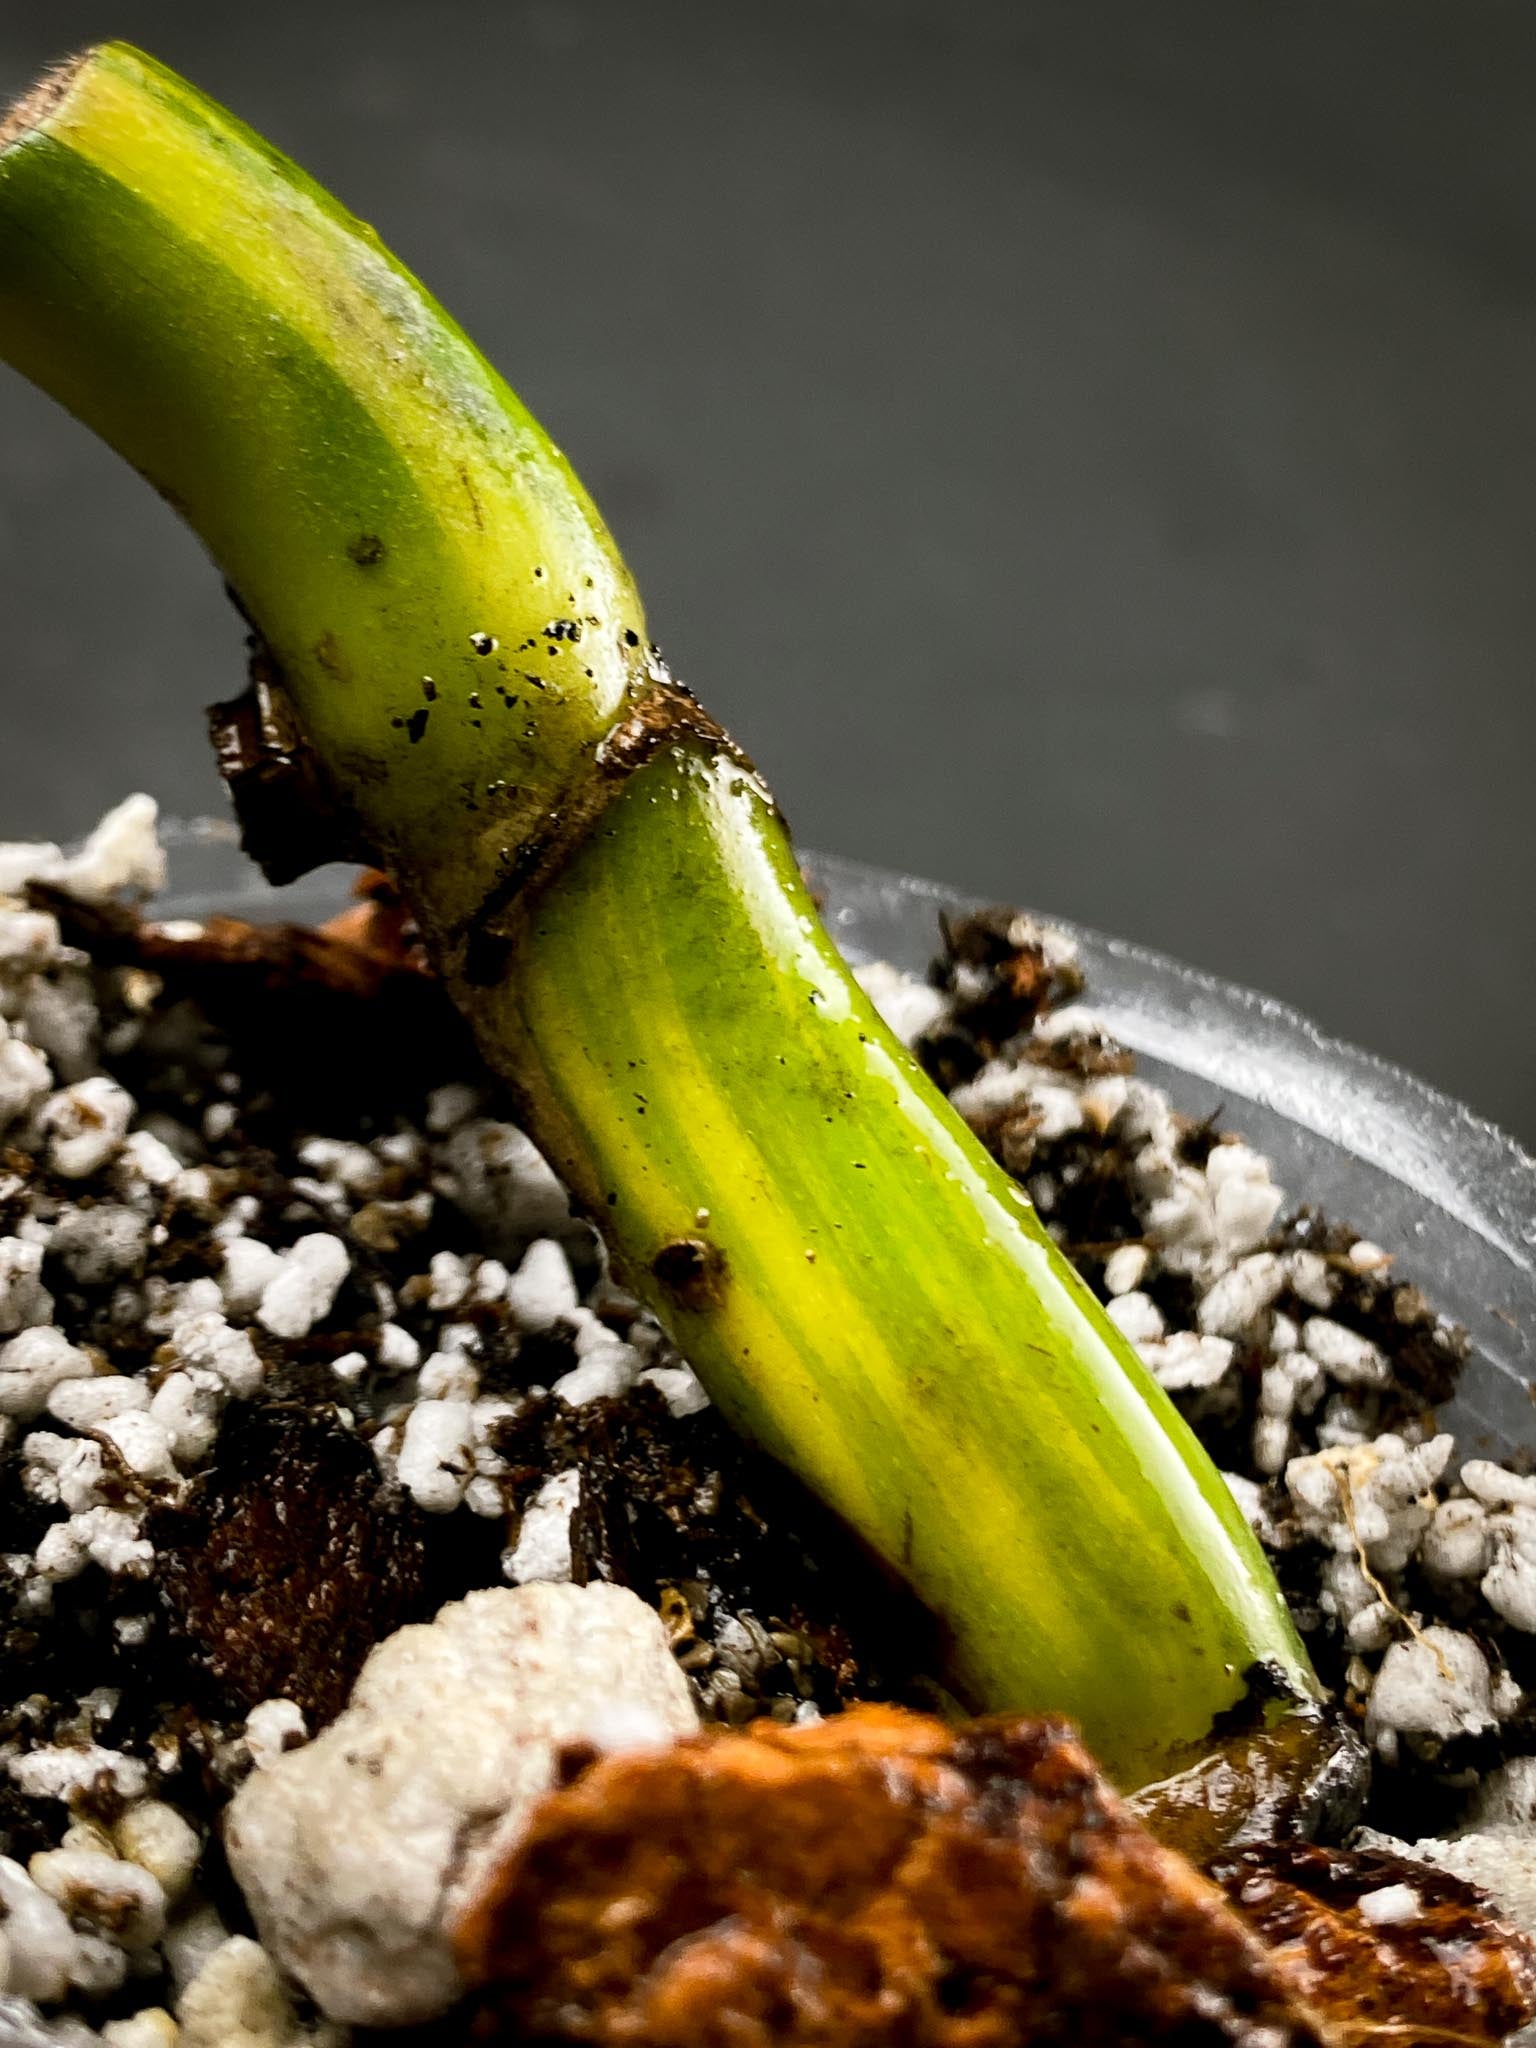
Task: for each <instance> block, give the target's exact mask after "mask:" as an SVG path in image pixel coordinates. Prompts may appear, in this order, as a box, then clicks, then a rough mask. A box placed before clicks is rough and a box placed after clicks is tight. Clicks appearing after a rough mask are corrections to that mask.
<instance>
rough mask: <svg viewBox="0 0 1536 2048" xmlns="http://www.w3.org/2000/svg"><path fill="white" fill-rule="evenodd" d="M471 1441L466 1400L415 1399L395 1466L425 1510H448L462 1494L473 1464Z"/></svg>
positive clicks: (471, 1413)
mask: <svg viewBox="0 0 1536 2048" xmlns="http://www.w3.org/2000/svg"><path fill="white" fill-rule="evenodd" d="M473 1441H474V1411H473V1407H472V1404H471V1403H470V1402H468V1401H418V1402H417V1403H416V1406H415V1407H414V1408H413V1409H412V1410H411V1412H410V1414H409V1415H408V1416H407V1418H406V1423H405V1433H404V1435H403V1436H402V1438H401V1440H400V1453H399V1458H398V1460H397V1464H396V1470H397V1472H398V1474H399V1479H400V1484H401V1485H402V1486H404V1487H406V1488H408V1489H409V1491H410V1493H411V1496H412V1498H413V1499H414V1500H415V1502H416V1505H417V1506H418V1507H420V1508H425V1509H426V1511H427V1513H428V1514H429V1515H447V1514H451V1513H452V1512H453V1510H454V1509H455V1508H456V1507H457V1506H458V1504H459V1502H460V1501H461V1500H462V1499H463V1498H464V1489H465V1487H466V1486H468V1484H469V1482H470V1479H471V1478H472V1477H473V1474H474V1469H475V1464H474V1452H473V1448H472V1447H473Z"/></svg>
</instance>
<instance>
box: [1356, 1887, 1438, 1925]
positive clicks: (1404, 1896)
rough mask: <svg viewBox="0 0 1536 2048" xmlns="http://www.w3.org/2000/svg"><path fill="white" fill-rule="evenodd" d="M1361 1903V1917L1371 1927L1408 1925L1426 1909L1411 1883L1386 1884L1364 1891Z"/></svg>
mask: <svg viewBox="0 0 1536 2048" xmlns="http://www.w3.org/2000/svg"><path fill="white" fill-rule="evenodd" d="M1359 1904H1360V1918H1361V1919H1362V1920H1364V1921H1365V1922H1366V1923H1367V1925H1369V1926H1371V1927H1407V1926H1409V1925H1410V1924H1411V1923H1412V1922H1413V1921H1415V1920H1417V1919H1418V1917H1419V1915H1420V1914H1421V1913H1422V1912H1423V1910H1424V1903H1423V1901H1422V1900H1421V1899H1420V1897H1419V1895H1418V1893H1417V1892H1416V1891H1415V1890H1414V1888H1413V1886H1412V1885H1411V1884H1384V1885H1382V1886H1381V1887H1380V1889H1379V1890H1377V1891H1374V1892H1362V1893H1361V1895H1360V1901H1359Z"/></svg>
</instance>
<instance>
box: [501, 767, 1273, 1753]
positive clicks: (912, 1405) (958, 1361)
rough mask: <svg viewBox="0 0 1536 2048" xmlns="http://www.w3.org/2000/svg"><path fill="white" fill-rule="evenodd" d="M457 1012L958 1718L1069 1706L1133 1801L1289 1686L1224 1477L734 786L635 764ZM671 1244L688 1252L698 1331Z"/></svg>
mask: <svg viewBox="0 0 1536 2048" xmlns="http://www.w3.org/2000/svg"><path fill="white" fill-rule="evenodd" d="M462 1000H463V1001H464V1003H465V1005H466V1007H467V1008H468V1011H469V1014H470V1016H471V1019H472V1021H473V1023H474V1025H475V1028H476V1031H477V1033H478V1036H479V1038H480V1042H481V1043H482V1045H485V1046H487V1047H494V1048H496V1049H497V1050H498V1052H499V1053H500V1054H501V1055H502V1056H503V1057H510V1060H511V1067H512V1070H513V1071H514V1072H515V1073H516V1074H517V1075H518V1077H519V1081H520V1085H521V1086H522V1088H523V1089H524V1091H525V1093H526V1097H527V1099H528V1100H529V1101H530V1103H532V1104H534V1105H536V1109H535V1115H536V1120H537V1129H538V1136H539V1139H540V1142H541V1143H542V1144H543V1145H544V1146H545V1147H546V1148H547V1149H548V1151H549V1153H550V1156H551V1157H552V1158H553V1159H554V1161H555V1163H556V1164H557V1166H558V1167H559V1168H560V1170H561V1171H562V1172H563V1173H564V1174H565V1175H567V1176H568V1178H569V1180H570V1181H571V1183H572V1185H573V1186H574V1187H576V1188H577V1189H578V1190H579V1192H580V1194H581V1196H582V1198H583V1199H584V1201H585V1202H586V1204H587V1205H588V1207H589V1208H590V1210H591V1212H592V1213H593V1214H594V1215H596V1216H598V1217H599V1218H601V1219H603V1222H604V1227H605V1229H606V1231H607V1234H608V1236H609V1238H610V1241H611V1242H612V1244H613V1245H614V1246H615V1248H616V1250H617V1251H618V1253H619V1255H620V1258H621V1260H622V1262H623V1265H624V1269H625V1271H626V1273H627V1275H628V1276H629V1277H630V1278H631V1280H632V1281H633V1282H634V1284H635V1285H636V1286H637V1287H638V1288H639V1290H640V1291H641V1292H642V1293H643V1294H644V1295H645V1297H646V1298H647V1300H648V1301H649V1302H650V1303H651V1304H652V1305H653V1306H654V1307H655V1309H656V1310H657V1312H658V1314H659V1315H660V1316H661V1317H662V1318H663V1320H664V1321H665V1322H667V1323H668V1325H669V1326H670V1327H671V1329H672V1331H673V1333H674V1334H675V1336H676V1337H677V1339H678V1341H679V1343H680V1344H681V1345H682V1347H683V1348H684V1350H685V1351H686V1352H687V1355H688V1356H689V1357H690V1359H691V1360H692V1361H693V1362H694V1364H695V1366H696V1368H697V1370H698V1371H699V1373H700V1374H701V1376H702V1377H703V1379H704V1381H705V1384H706V1385H707V1386H708V1388H709V1390H710V1392H711V1394H712V1395H713V1396H714V1398H715V1400H716V1401H717V1402H718V1403H719V1404H720V1406H721V1407H722V1408H723V1409H724V1410H725V1412H726V1414H727V1415H728V1417H729V1418H730V1419H731V1421H732V1422H734V1423H735V1424H736V1425H737V1426H738V1427H739V1428H740V1429H741V1430H742V1431H743V1432H744V1433H745V1434H747V1435H748V1436H750V1437H752V1438H753V1439H754V1440H755V1441H756V1442H758V1443H760V1444H762V1445H763V1446H764V1447H766V1448H767V1449H768V1450H770V1451H772V1452H773V1453H774V1454H775V1455H776V1456H778V1457H780V1458H782V1459H783V1460H784V1461H785V1463H787V1464H789V1465H791V1466H793V1467H794V1469H795V1470H796V1471H797V1472H799V1473H800V1474H801V1476H802V1477H803V1478H805V1479H806V1480H807V1481H808V1482H809V1483H810V1484H811V1485H812V1486H813V1487H815V1489H816V1490H817V1491H818V1492H819V1493H820V1494H821V1495H822V1496H823V1498H825V1499H826V1500H828V1501H830V1502H831V1503H832V1504H833V1505H834V1506H835V1507H836V1508H837V1509H838V1510H839V1511H840V1512H841V1513H842V1514H843V1516H844V1517H845V1518H846V1519H847V1520H848V1521H849V1522H850V1523H852V1524H853V1526H854V1527H855V1528H857V1529H858V1530H859V1531H860V1532H861V1534H862V1535H864V1536H865V1537H866V1538H867V1539H868V1540H869V1541H870V1543H871V1544H872V1545H873V1546H874V1547H875V1548H876V1549H877V1550H878V1551H879V1552H880V1553H881V1555H883V1556H884V1557H886V1558H888V1559H889V1560H891V1561H892V1562H894V1563H895V1564H896V1565H898V1567H899V1568H900V1569H901V1571H902V1572H903V1573H904V1574H905V1575H906V1576H907V1577H908V1579H909V1580H910V1581H911V1583H912V1584H913V1585H914V1586H915V1587H916V1589H917V1590H918V1592H919V1593H920V1594H921V1595H922V1596H923V1598H924V1599H925V1600H926V1601H927V1603H928V1604H929V1606H930V1607H932V1608H933V1610H934V1611H935V1612H936V1613H937V1614H939V1615H940V1616H942V1617H943V1618H944V1620H945V1621H946V1622H947V1624H948V1628H949V1633H950V1647H951V1654H952V1666H951V1677H952V1679H953V1682H954V1684H955V1686H956V1688H957V1690H958V1691H959V1692H960V1693H961V1695H962V1696H963V1697H965V1698H966V1699H968V1700H969V1701H971V1702H972V1703H974V1704H981V1705H988V1706H994V1707H996V1706H1012V1707H1034V1708H1041V1709H1046V1708H1049V1709H1055V1710H1061V1711H1065V1712H1068V1713H1070V1714H1072V1715H1074V1716H1075V1717H1077V1718H1078V1719H1079V1720H1080V1721H1081V1722H1082V1724H1083V1726H1084V1729H1085V1730H1086V1732H1087V1735H1088V1738H1089V1740H1090V1742H1091V1743H1092V1745H1093V1746H1094V1747H1095V1748H1096V1750H1097V1751H1098V1753H1099V1755H1100V1756H1101V1757H1102V1758H1103V1759H1104V1760H1105V1761H1106V1763H1107V1764H1108V1766H1109V1767H1110V1769H1111V1770H1112V1771H1114V1772H1115V1773H1117V1774H1118V1776H1119V1777H1120V1779H1121V1780H1122V1782H1125V1783H1140V1782H1142V1781H1144V1780H1145V1779H1147V1778H1148V1777H1152V1776H1155V1775H1158V1774H1159V1773H1160V1772H1162V1771H1163V1770H1166V1769H1167V1768H1168V1765H1169V1759H1170V1757H1171V1756H1173V1755H1174V1754H1175V1753H1177V1752H1179V1751H1181V1750H1182V1749H1183V1747H1184V1746H1185V1745H1196V1746H1197V1745H1198V1744H1199V1742H1200V1739H1201V1738H1202V1737H1203V1736H1204V1735H1205V1733H1206V1732H1207V1730H1208V1728H1209V1726H1210V1722H1211V1719H1212V1716H1213V1715H1214V1714H1215V1713H1217V1712H1218V1711H1220V1710H1221V1709H1222V1708H1224V1707H1227V1706H1229V1705H1231V1704H1232V1702H1233V1701H1234V1700H1236V1699H1237V1698H1238V1697H1240V1695H1241V1694H1242V1691H1243V1686H1244V1673H1245V1671H1246V1670H1247V1668H1248V1667H1249V1666H1250V1665H1251V1664H1252V1663H1253V1661H1254V1660H1255V1659H1257V1658H1263V1659H1269V1660H1271V1661H1273V1662H1275V1663H1277V1664H1279V1665H1281V1666H1282V1667H1284V1668H1286V1669H1288V1670H1290V1671H1291V1672H1292V1673H1293V1674H1294V1675H1296V1676H1297V1677H1298V1678H1300V1677H1301V1674H1302V1672H1303V1670H1304V1666H1303V1661H1302V1658H1301V1655H1300V1652H1299V1650H1298V1648H1297V1645H1296V1641H1295V1637H1294V1636H1293V1634H1292V1632H1291V1628H1290V1624H1289V1621H1288V1619H1287V1617H1286V1614H1285V1610H1284V1608H1283V1606H1282V1604H1281V1602H1280V1599H1279V1596H1278V1594H1277V1592H1276V1590H1275V1588H1274V1585H1273V1582H1272V1581H1271V1579H1270V1577H1269V1574H1268V1571H1267V1569H1266V1568H1265V1567H1264V1565H1263V1563H1262V1560H1261V1559H1260V1558H1259V1557H1258V1555H1257V1552H1256V1548H1255V1545H1254V1543H1253V1539H1252V1537H1251V1535H1250V1534H1249V1532H1248V1529H1247V1527H1246V1525H1245V1524H1244V1523H1243V1521H1242V1519H1241V1517H1240V1516H1239V1514H1238V1512H1237V1510H1236V1508H1235V1506H1234V1504H1233V1502H1232V1499H1231V1496H1230V1494H1229V1493H1228V1491H1227V1488H1226V1486H1225V1484H1224V1482H1223V1481H1222V1479H1221V1478H1220V1476H1219V1474H1217V1473H1216V1472H1215V1471H1214V1469H1213V1468H1212V1466H1211V1464H1210V1462H1209V1460H1208V1459H1207V1458H1206V1456H1205V1454H1204V1452H1203V1451H1202V1450H1201V1449H1200V1447H1199V1445H1198V1444H1197V1443H1196V1442H1195V1440H1194V1438H1193V1437H1192V1435H1191V1434H1190V1432H1189V1430H1188V1429H1187V1427H1186V1426H1185V1424H1184V1423H1183V1422H1182V1421H1181V1420H1180V1418H1179V1416H1178V1415H1177V1414H1176V1412H1175V1411H1174V1409H1173V1407H1172V1405H1171V1403H1170V1402H1169V1400H1168V1398H1167V1396H1166V1395H1165V1394H1163V1393H1162V1392H1161V1390H1160V1389H1159V1388H1158V1387H1157V1386H1156V1385H1155V1384H1154V1383H1153V1381H1152V1380H1151V1378H1150V1376H1149V1375H1148V1374H1147V1372H1146V1371H1145V1369H1144V1368H1143V1367H1142V1366H1141V1364H1140V1363H1139V1361H1138V1360H1137V1359H1136V1358H1135V1357H1134V1356H1133V1355H1132V1354H1131V1352H1130V1350H1129V1347H1128V1346H1127V1345H1126V1344H1125V1343H1124V1341H1123V1340H1122V1339H1121V1338H1120V1337H1119V1335H1118V1333H1117V1332H1115V1331H1114V1330H1113V1329H1112V1327H1111V1326H1110V1324H1109V1323H1108V1322H1107V1320H1106V1319H1105V1317H1104V1315H1103V1313H1102V1311H1101V1310H1100V1309H1099V1307H1098V1305H1097V1303H1096V1302H1095V1301H1094V1300H1093V1298H1092V1297H1091V1295H1090V1294H1089V1292H1088V1290H1087V1289H1086V1288H1085V1287H1084V1286H1083V1284H1082V1282H1081V1280H1080V1279H1079V1278H1078V1276H1077V1275H1076V1273H1075V1272H1074V1271H1073V1270H1072V1268H1071V1267H1070V1266H1069V1265H1068V1264H1067V1262H1066V1260H1065V1259H1064V1258H1063V1257H1062V1255H1061V1254H1060V1252H1059V1251H1058V1250H1057V1248H1056V1246H1055V1245H1054V1244H1053V1243H1052V1242H1051V1240H1050V1238H1049V1237H1048V1236H1047V1234H1046V1232H1045V1231H1044V1230H1043V1229H1042V1227H1041V1225H1040V1223H1039V1221H1038V1219H1037V1218H1036V1216H1035V1213H1034V1210H1033V1208H1032V1207H1031V1205H1030V1203H1029V1201H1028V1200H1027V1198H1026V1197H1025V1195H1024V1194H1023V1192H1022V1190H1021V1189H1020V1188H1019V1187H1018V1185H1017V1183H1015V1182H1014V1181H1012V1180H1011V1179H1009V1178H1008V1176H1007V1175H1005V1174H1004V1173H1003V1172H1002V1171H1001V1170H1000V1169H999V1168H998V1167H997V1166H996V1165H995V1164H994V1163H993V1161H992V1160H991V1159H990V1158H989V1157H988V1155H987V1154H986V1153H985V1152H984V1151H983V1150H982V1148H981V1147H980V1146H979V1145H978V1144H977V1142H976V1140H975V1139H974V1137H973V1136H972V1135H971V1133H970V1132H969V1131H968V1130H967V1129H966V1127H965V1126H964V1124H963V1123H961V1121H960V1120H959V1118H958V1117H957V1116H956V1115H955V1113H954V1112H953V1111H952V1110H951V1109H950V1107H949V1105H948V1104H947V1103H946V1102H944V1101H943V1099H942V1098H941V1097H939V1096H938V1095H937V1094H936V1093H935V1091H934V1090H933V1088H932V1087H931V1085H930V1084H929V1082H928V1081H927V1079H926V1077H925V1076H924V1075H923V1074H922V1072H921V1070H920V1069H919V1068H918V1066H917V1065H916V1063H915V1061H914V1060H913V1059H912V1057H911V1055H910V1054H909V1053H908V1052H907V1051H906V1049H905V1048H904V1047H903V1046H901V1045H900V1044H899V1043H897V1041H896V1040H895V1039H894V1038H893V1037H892V1036H891V1034H890V1032H889V1031H887V1030H886V1028H885V1026H884V1025H883V1024H882V1023H881V1022H880V1020H879V1018H878V1017H877V1016H876V1015H875V1013H874V1011H873V1010H872V1008H871V1006H870V1004H869V1002H868V1000H867V999H866V998H865V996H864V995H863V993H862V992H861V991H860V990H859V988H858V987H857V986H856V985H855V984H854V983H853V982H852V981H851V980H850V978H849V976H848V973H847V970H846V969H845V967H844V965H843V963H842V961H841V959H840V958H839V956H838V954H837V952H836V949H835V948H834V947H833V945H832V943H831V941H830V939H829V938H828V936H827V933H826V931H825V929H824V927H823V926H822V924H821V921H820V919H819V918H818V917H817V915H816V912H815V909H814V907H813V905H812V904H811V902H810V900H809V898H808V896H807V894H806V892H805V889H804V887H803V885H802V883H801V881H800V878H799V875H798V873H797V871H796V868H795V863H794V859H793V856H792V853H791V850H790V848H789V845H788V842H787V840H786V838H785V835H784V832H783V829H782V826H781V825H780V823H779V821H778V818H777V816H776V814H775V812H774V811H773V809H772V806H771V805H770V804H769V803H768V801H767V800H766V798H765V795H764V793H763V791H762V789H761V787H760V786H759V785H758V783H757V781H756V779H755V778H754V777H753V776H752V775H751V774H750V773H749V772H747V771H745V770H743V769H742V768H741V767H740V766H739V765H738V764H737V763H735V762H733V761H731V760H730V759H728V758H721V757H720V756H718V755H715V754H711V753H710V752H709V751H708V750H706V749H702V748H700V747H699V746H697V745H690V744H685V745H681V746H678V747H675V748H670V749H668V750H667V751H666V752H665V753H664V754H662V755H661V756H659V757H658V758H657V759H656V760H654V761H653V762H652V763H651V764H650V765H649V766H648V767H647V768H645V769H644V770H642V771H641V772H640V773H639V774H637V775H636V776H635V777H634V778H633V779H632V780H631V781H630V782H629V784H628V785H627V787H626V789H625V792H624V794H623V796H622V797H621V798H620V799H619V801H618V802H617V803H616V804H614V805H613V806H612V808H611V809H610V810H609V811H608V813H607V815H606V817H605V818H604V820H603V822H602V824H601V825H600V827H599V828H598V830H597V831H596V832H595V834H594V835H593V836H592V838H591V839H590V840H589V841H588V843H587V845H586V847H585V848H584V849H583V851H582V852H581V853H580V854H579V855H578V856H577V858H576V859H575V861H574V862H573V863H572V864H571V866H570V867H569V868H568V869H567V870H566V872H565V874H564V876H563V877H562V880H561V883H560V886H559V888H558V889H557V890H552V891H551V892H550V893H549V894H548V895H547V896H546V897H545V898H544V899H543V900H542V901H541V902H539V903H538V904H536V905H535V906H534V907H533V909H532V911H531V913H530V915H529V918H528V921H527V924H526V926H525V928H524V930H523V931H522V933H521V935H520V936H519V938H518V939H517V941H516V943H515V946H514V950H513V954H512V957H511V959H510V961H509V963H508V971H507V973H506V976H505V978H504V979H503V980H502V981H501V982H499V983H498V985H497V986H496V987H495V988H493V989H489V990H482V991H467V992H465V994H464V995H463V997H462ZM679 1241H682V1242H688V1241H692V1242H693V1243H694V1244H696V1245H699V1246H707V1247H709V1249H710V1250H711V1252H712V1253H714V1254H715V1255H716V1256H717V1257H718V1260H719V1277H718V1283H717V1286H716V1288H715V1289H714V1290H713V1294H714V1297H715V1298H713V1299H711V1300H709V1301H707V1302H705V1303H704V1304H703V1305H701V1306H698V1307H696V1308H690V1307H689V1306H687V1305H686V1303H680V1302H679V1301H678V1299H677V1297H676V1294H675V1293H674V1292H673V1291H672V1290H671V1289H670V1288H669V1287H668V1286H667V1285H666V1284H664V1282H663V1281H662V1280H661V1279H660V1278H658V1277H657V1266H658V1255H659V1254H660V1255H662V1256H661V1258H660V1261H659V1265H660V1270H661V1271H662V1272H665V1271H666V1270H667V1261H666V1257H665V1248H666V1247H667V1246H668V1245H671V1244H676V1243H678V1242H679Z"/></svg>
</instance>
